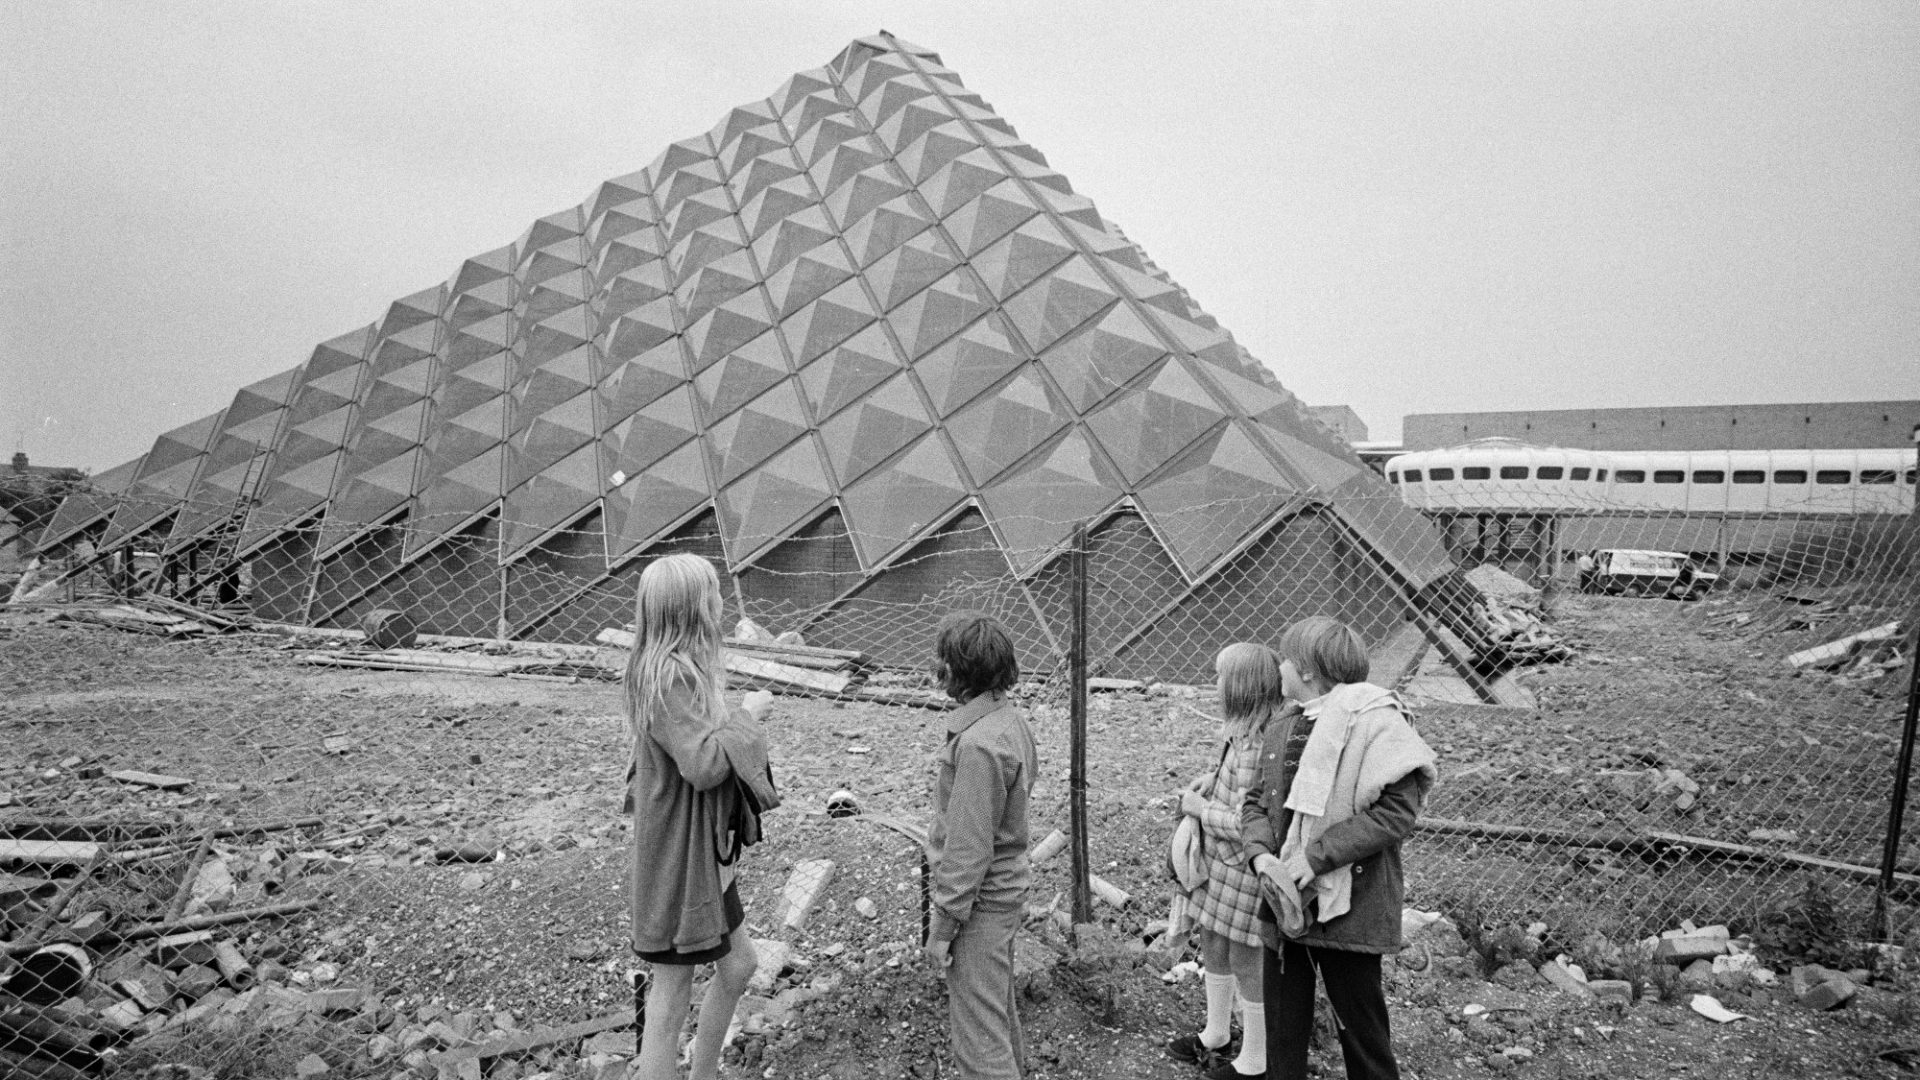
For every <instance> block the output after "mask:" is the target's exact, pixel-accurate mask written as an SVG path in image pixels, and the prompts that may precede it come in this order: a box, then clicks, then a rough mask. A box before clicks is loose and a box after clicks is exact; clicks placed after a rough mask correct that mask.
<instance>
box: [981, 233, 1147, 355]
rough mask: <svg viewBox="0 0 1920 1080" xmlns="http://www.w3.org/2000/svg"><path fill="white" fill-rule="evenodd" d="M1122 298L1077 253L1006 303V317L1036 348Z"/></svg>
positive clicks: (1061, 335)
mask: <svg viewBox="0 0 1920 1080" xmlns="http://www.w3.org/2000/svg"><path fill="white" fill-rule="evenodd" d="M1118 300H1119V296H1118V294H1117V293H1115V292H1114V290H1113V286H1111V285H1109V284H1107V283H1106V282H1105V281H1104V280H1102V279H1101V277H1100V275H1099V274H1097V273H1095V272H1094V271H1093V268H1092V267H1091V266H1088V265H1087V261H1086V260H1085V259H1083V258H1080V257H1078V256H1076V257H1074V258H1072V259H1069V260H1067V261H1066V262H1064V263H1062V264H1061V265H1060V266H1058V267H1056V268H1055V269H1054V270H1053V271H1052V272H1051V273H1049V274H1048V275H1047V276H1046V277H1044V278H1041V279H1040V280H1039V281H1036V282H1034V283H1033V284H1032V285H1029V286H1027V288H1026V289H1025V290H1023V291H1022V292H1021V293H1020V294H1019V295H1017V296H1015V297H1013V298H1012V299H1011V300H1008V301H1007V302H1006V304H1005V305H1004V306H1005V308H1006V312H1007V317H1008V318H1009V319H1011V320H1012V321H1013V325H1014V327H1015V328H1016V329H1018V330H1019V331H1020V333H1021V335H1022V336H1023V337H1025V338H1026V340H1027V345H1028V346H1029V347H1031V348H1032V349H1034V350H1035V351H1036V352H1044V351H1045V350H1046V348H1047V346H1049V345H1051V344H1053V343H1054V342H1056V341H1058V340H1060V339H1061V338H1062V337H1065V336H1066V335H1067V333H1068V332H1069V331H1071V330H1073V329H1074V328H1075V327H1077V326H1079V325H1080V324H1081V323H1084V322H1086V321H1087V320H1088V319H1090V318H1092V317H1094V316H1095V315H1097V314H1099V313H1100V312H1102V311H1104V310H1106V309H1107V308H1108V307H1111V306H1112V305H1113V304H1114V303H1116V302H1117V301H1118Z"/></svg>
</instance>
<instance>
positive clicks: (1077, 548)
mask: <svg viewBox="0 0 1920 1080" xmlns="http://www.w3.org/2000/svg"><path fill="white" fill-rule="evenodd" d="M1070 559H1071V563H1072V568H1073V573H1072V575H1071V576H1072V578H1073V585H1072V591H1073V641H1072V643H1071V644H1069V645H1068V658H1067V665H1068V669H1069V675H1068V685H1067V694H1068V698H1069V700H1068V709H1069V710H1070V715H1071V717H1072V730H1071V733H1070V735H1069V738H1070V740H1071V741H1070V743H1069V747H1068V751H1067V754H1068V758H1067V762H1068V763H1067V813H1068V816H1069V822H1068V828H1069V829H1070V830H1071V831H1072V833H1073V923H1074V925H1075V926H1079V925H1080V924H1082V923H1090V922H1092V921H1093V886H1092V884H1091V879H1090V877H1089V875H1090V874H1091V873H1092V870H1091V868H1090V867H1089V866H1088V865H1087V527H1086V525H1085V523H1082V524H1080V525H1079V526H1077V527H1075V528H1074V530H1073V553H1072V555H1071V556H1070Z"/></svg>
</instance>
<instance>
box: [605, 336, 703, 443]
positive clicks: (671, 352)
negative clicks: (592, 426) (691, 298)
mask: <svg viewBox="0 0 1920 1080" xmlns="http://www.w3.org/2000/svg"><path fill="white" fill-rule="evenodd" d="M686 381H687V364H686V358H685V357H684V356H683V355H682V349H681V345H680V341H679V339H677V338H670V339H668V340H667V341H665V342H662V343H661V344H659V345H656V346H654V347H653V348H652V349H649V350H647V351H646V352H644V353H641V354H640V355H639V356H637V357H635V358H633V359H632V360H629V361H627V362H626V363H624V364H622V365H620V366H619V367H618V368H616V369H614V373H613V376H612V378H611V379H609V380H608V381H607V382H606V383H605V384H603V385H602V387H601V395H602V398H603V399H604V401H605V410H604V411H605V414H606V416H607V418H608V419H609V421H612V422H617V421H619V420H624V419H626V418H627V417H629V416H632V415H633V412H634V410H635V409H638V408H640V407H641V406H643V405H645V404H646V403H647V402H649V401H652V400H653V399H654V398H657V397H659V396H660V395H661V394H664V393H666V392H667V391H669V390H671V389H673V388H674V387H676V386H679V385H681V384H683V383H685V382H686Z"/></svg>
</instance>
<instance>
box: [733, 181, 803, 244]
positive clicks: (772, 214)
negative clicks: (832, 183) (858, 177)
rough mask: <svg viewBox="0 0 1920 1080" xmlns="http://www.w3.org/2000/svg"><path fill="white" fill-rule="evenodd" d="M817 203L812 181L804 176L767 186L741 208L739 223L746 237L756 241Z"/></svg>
mask: <svg viewBox="0 0 1920 1080" xmlns="http://www.w3.org/2000/svg"><path fill="white" fill-rule="evenodd" d="M819 202H820V200H819V199H818V198H816V197H815V196H814V193H813V181H812V180H809V179H808V178H806V177H804V176H802V177H795V178H793V179H790V180H782V181H780V182H779V183H776V184H772V185H769V186H768V188H767V189H766V190H765V191H762V192H761V193H760V194H758V195H756V196H754V197H753V200H752V201H751V202H748V203H746V204H744V205H743V206H742V207H741V210H740V220H741V222H742V223H744V224H745V226H746V229H747V235H748V236H749V237H752V238H753V239H755V240H758V239H759V238H760V237H762V236H765V235H766V233H767V230H768V229H771V228H773V227H774V226H775V225H778V224H779V223H780V222H782V221H785V220H786V219H787V218H789V217H792V216H793V215H794V214H797V213H799V212H800V211H802V210H805V209H806V208H807V207H809V206H817V205H819Z"/></svg>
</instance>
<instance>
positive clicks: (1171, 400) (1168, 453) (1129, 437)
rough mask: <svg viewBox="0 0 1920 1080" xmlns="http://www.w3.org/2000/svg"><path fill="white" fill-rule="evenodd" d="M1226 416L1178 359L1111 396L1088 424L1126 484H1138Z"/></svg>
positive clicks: (1223, 420)
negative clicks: (1143, 380) (1149, 376)
mask: <svg viewBox="0 0 1920 1080" xmlns="http://www.w3.org/2000/svg"><path fill="white" fill-rule="evenodd" d="M1225 420H1226V416H1225V414H1223V413H1222V412H1221V411H1220V409H1219V406H1217V405H1216V404H1215V403H1214V401H1213V399H1212V397H1211V396H1210V395H1209V394H1208V393H1207V391H1206V390H1205V388H1203V387H1202V386H1201V385H1200V384H1199V383H1198V382H1197V381H1195V380H1194V378H1193V376H1192V375H1190V374H1188V373H1187V370H1186V368H1185V367H1184V366H1182V365H1180V364H1166V365H1164V366H1162V367H1161V368H1160V370H1159V372H1158V373H1157V374H1155V375H1154V376H1153V378H1152V380H1151V381H1149V382H1148V383H1147V384H1146V385H1144V386H1141V387H1138V388H1136V389H1129V390H1126V391H1124V392H1122V393H1120V394H1116V395H1114V397H1113V398H1112V400H1111V401H1110V402H1109V403H1108V404H1107V405H1106V406H1104V407H1103V408H1101V409H1100V410H1099V411H1098V412H1095V413H1094V414H1092V415H1091V416H1089V417H1087V426H1088V427H1089V428H1091V429H1092V430H1093V434H1094V437H1095V438H1096V439H1097V440H1099V443H1100V446H1101V448H1102V449H1104V450H1105V451H1106V452H1107V455H1108V456H1109V457H1111V458H1112V459H1113V461H1114V463H1115V464H1116V465H1117V466H1119V468H1120V472H1121V474H1122V475H1124V476H1125V477H1126V480H1127V483H1128V484H1129V485H1137V484H1139V483H1140V482H1141V481H1143V480H1144V479H1145V478H1146V477H1147V476H1149V475H1150V474H1152V473H1153V471H1154V470H1155V469H1158V468H1159V467H1160V466H1162V465H1164V464H1166V463H1167V462H1168V461H1170V460H1172V459H1173V457H1174V456H1175V455H1177V454H1178V453H1179V452H1180V451H1182V450H1184V449H1186V448H1187V447H1188V446H1190V445H1192V444H1193V442H1194V441H1195V440H1197V439H1199V438H1200V436H1201V435H1203V434H1205V433H1206V432H1207V431H1208V430H1209V429H1211V428H1215V427H1218V426H1219V425H1220V424H1221V423H1223V422H1225Z"/></svg>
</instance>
